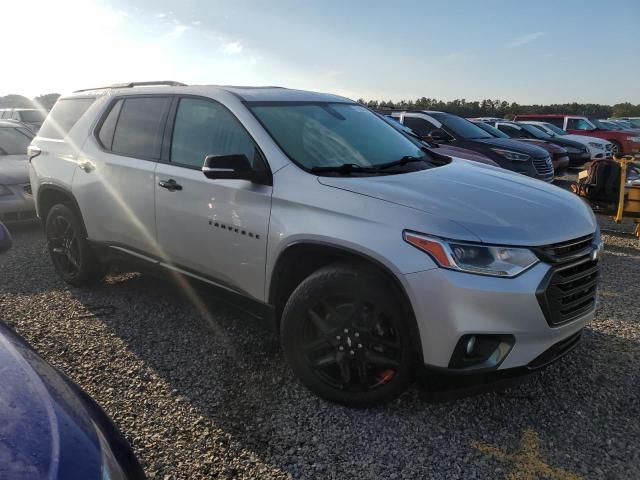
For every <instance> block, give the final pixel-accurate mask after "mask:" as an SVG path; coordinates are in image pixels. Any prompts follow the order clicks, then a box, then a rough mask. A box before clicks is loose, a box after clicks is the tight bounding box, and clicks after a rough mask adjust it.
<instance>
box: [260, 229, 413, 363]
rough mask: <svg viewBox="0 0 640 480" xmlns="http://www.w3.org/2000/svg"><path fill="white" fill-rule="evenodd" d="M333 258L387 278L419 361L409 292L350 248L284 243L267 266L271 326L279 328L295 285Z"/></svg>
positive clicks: (394, 277) (376, 263)
mask: <svg viewBox="0 0 640 480" xmlns="http://www.w3.org/2000/svg"><path fill="white" fill-rule="evenodd" d="M336 262H348V263H352V264H354V265H356V266H358V267H360V268H370V269H373V270H374V271H376V272H377V273H378V274H380V275H381V276H383V277H384V278H386V279H388V280H389V281H390V285H391V288H392V289H393V290H394V292H395V293H396V294H397V295H398V297H399V299H400V303H401V305H402V308H403V314H404V315H405V318H407V319H408V323H409V328H410V329H411V334H412V335H411V337H412V348H413V349H414V350H415V352H416V353H417V354H418V355H419V359H420V361H422V345H421V340H420V331H419V329H418V323H417V321H416V318H415V313H414V311H413V307H412V306H411V301H410V300H409V296H408V295H407V292H406V290H405V288H404V286H403V285H402V282H401V281H400V279H399V278H398V276H397V275H396V274H394V273H393V271H392V270H391V269H390V268H389V267H388V266H387V265H385V264H383V263H382V262H381V261H379V260H377V259H375V258H372V257H371V256H369V255H366V254H364V253H362V252H361V251H357V250H355V249H353V248H349V247H345V246H341V245H340V246H338V245H334V244H329V243H323V242H319V241H302V242H296V243H293V244H291V245H289V246H287V247H286V248H285V249H284V250H283V251H282V252H280V254H279V255H278V258H277V260H276V262H275V264H274V267H273V269H272V270H271V275H270V282H269V293H268V301H269V304H270V305H272V306H273V307H274V312H275V320H274V324H275V328H276V330H277V331H279V329H280V320H281V316H282V312H283V310H284V306H285V304H286V302H287V300H288V299H289V297H290V296H291V293H293V291H294V290H295V288H296V287H297V286H298V285H299V284H300V283H301V282H302V281H303V280H304V279H305V278H307V277H308V276H309V275H311V273H313V272H314V271H316V270H318V269H319V268H322V267H324V266H327V265H330V264H332V263H336Z"/></svg>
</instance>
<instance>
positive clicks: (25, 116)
mask: <svg viewBox="0 0 640 480" xmlns="http://www.w3.org/2000/svg"><path fill="white" fill-rule="evenodd" d="M45 117H46V115H45V114H44V113H42V112H41V111H39V110H23V111H21V112H20V118H21V119H22V121H23V122H40V123H42V122H44V118H45Z"/></svg>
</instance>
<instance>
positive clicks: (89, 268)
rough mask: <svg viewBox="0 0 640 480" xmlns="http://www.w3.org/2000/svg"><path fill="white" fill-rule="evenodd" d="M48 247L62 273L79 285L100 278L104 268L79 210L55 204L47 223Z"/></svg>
mask: <svg viewBox="0 0 640 480" xmlns="http://www.w3.org/2000/svg"><path fill="white" fill-rule="evenodd" d="M45 234H46V237H47V247H48V249H49V255H50V256H51V260H52V262H53V266H54V267H55V269H56V272H57V273H58V275H60V277H61V278H62V279H63V280H64V281H65V282H67V283H68V284H70V285H73V286H76V287H79V286H83V285H87V284H89V283H92V282H95V281H97V280H99V279H100V278H101V277H102V276H103V273H104V272H103V268H102V265H101V264H100V262H99V261H98V259H97V257H96V255H95V253H94V252H93V250H92V248H91V245H89V242H88V241H87V238H86V235H84V228H83V226H82V222H81V221H80V217H79V216H78V214H77V213H76V211H75V210H74V209H73V208H71V207H70V206H68V205H65V204H58V205H54V206H53V207H52V208H51V210H50V211H49V214H48V215H47V221H46V224H45Z"/></svg>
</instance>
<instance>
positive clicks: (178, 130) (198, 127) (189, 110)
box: [171, 98, 264, 169]
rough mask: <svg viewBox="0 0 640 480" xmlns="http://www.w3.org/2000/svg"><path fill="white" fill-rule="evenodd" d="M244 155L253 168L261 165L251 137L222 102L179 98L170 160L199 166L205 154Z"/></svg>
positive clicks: (261, 166)
mask: <svg viewBox="0 0 640 480" xmlns="http://www.w3.org/2000/svg"><path fill="white" fill-rule="evenodd" d="M237 154H244V155H246V157H247V158H248V159H249V162H251V165H252V166H253V168H254V169H260V168H263V167H264V164H263V163H262V160H261V157H260V155H259V154H258V152H257V149H256V146H255V144H254V143H253V140H252V139H251V137H250V136H249V134H248V133H247V132H246V130H245V129H244V127H243V126H242V125H241V124H240V122H239V121H238V120H236V118H235V117H234V116H233V115H232V114H231V113H230V112H229V111H228V110H227V109H226V108H224V107H223V106H222V105H220V104H218V103H213V102H210V101H207V100H199V99H193V98H183V99H182V100H180V104H179V106H178V112H177V113H176V121H175V125H174V128H173V141H172V143H171V162H173V163H177V164H180V165H185V166H189V167H195V168H202V165H203V163H204V159H205V157H206V156H207V155H237Z"/></svg>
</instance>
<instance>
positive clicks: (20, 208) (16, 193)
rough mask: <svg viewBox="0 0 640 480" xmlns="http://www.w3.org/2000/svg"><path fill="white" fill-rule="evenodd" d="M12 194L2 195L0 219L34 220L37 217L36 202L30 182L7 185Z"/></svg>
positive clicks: (5, 221) (6, 221) (10, 221)
mask: <svg viewBox="0 0 640 480" xmlns="http://www.w3.org/2000/svg"><path fill="white" fill-rule="evenodd" d="M6 186H7V187H8V188H9V190H10V191H11V194H10V195H2V196H0V221H1V222H4V223H14V222H24V221H32V220H34V219H35V218H36V210H35V204H34V201H33V196H32V195H31V193H30V192H31V186H30V185H29V184H19V185H6Z"/></svg>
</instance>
